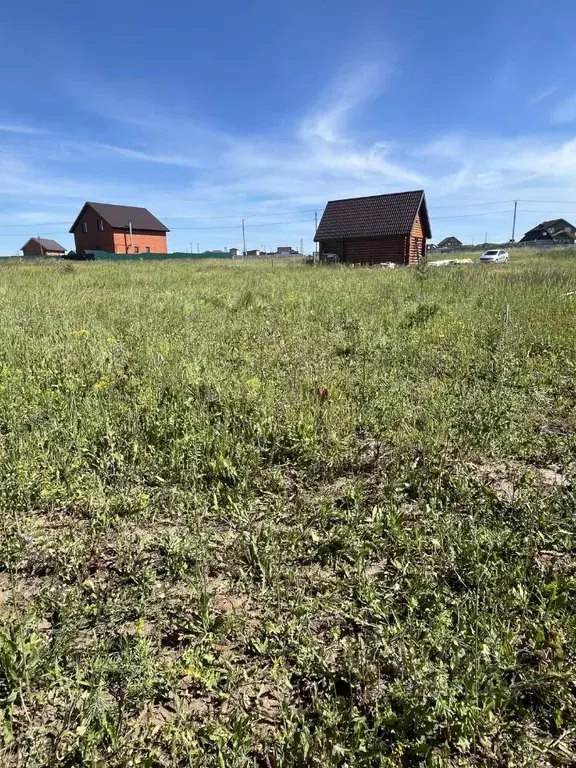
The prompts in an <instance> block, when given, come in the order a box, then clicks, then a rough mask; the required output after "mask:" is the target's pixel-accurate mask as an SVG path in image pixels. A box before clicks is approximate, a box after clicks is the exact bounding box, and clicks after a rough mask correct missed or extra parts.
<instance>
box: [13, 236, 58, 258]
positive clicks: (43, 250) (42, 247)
mask: <svg viewBox="0 0 576 768" xmlns="http://www.w3.org/2000/svg"><path fill="white" fill-rule="evenodd" d="M20 250H21V251H22V253H23V254H24V256H64V254H65V253H66V249H65V248H63V247H62V246H61V245H60V243H57V242H56V240H48V239H46V238H45V237H31V238H30V240H28V242H26V243H24V245H23V246H22V248H20Z"/></svg>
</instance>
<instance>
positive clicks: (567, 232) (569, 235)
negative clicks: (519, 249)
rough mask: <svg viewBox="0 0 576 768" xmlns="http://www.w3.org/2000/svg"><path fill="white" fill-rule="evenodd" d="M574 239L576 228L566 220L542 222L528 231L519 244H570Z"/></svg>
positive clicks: (575, 237)
mask: <svg viewBox="0 0 576 768" xmlns="http://www.w3.org/2000/svg"><path fill="white" fill-rule="evenodd" d="M575 239H576V227H575V226H574V225H573V224H570V222H569V221H566V219H552V220H551V221H543V222H542V223H541V224H538V226H536V227H533V228H532V229H530V230H528V232H526V234H525V235H524V237H523V238H522V240H520V242H521V243H538V242H540V243H558V244H572V243H574V240H575Z"/></svg>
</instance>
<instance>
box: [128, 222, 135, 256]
mask: <svg viewBox="0 0 576 768" xmlns="http://www.w3.org/2000/svg"><path fill="white" fill-rule="evenodd" d="M128 229H129V230H130V253H134V248H133V243H132V222H131V221H129V222H128Z"/></svg>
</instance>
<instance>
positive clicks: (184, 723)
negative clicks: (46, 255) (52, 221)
mask: <svg viewBox="0 0 576 768" xmlns="http://www.w3.org/2000/svg"><path fill="white" fill-rule="evenodd" d="M575 291H576V259H574V257H572V256H568V255H563V254H554V255H550V254H546V255H541V256H531V255H529V254H522V256H520V257H518V258H516V257H514V259H513V261H512V263H510V264H508V265H499V266H476V265H474V266H471V267H467V268H466V267H465V268H445V269H436V270H432V269H429V270H428V269H422V270H396V271H387V270H363V269H346V268H338V267H334V268H310V267H309V268H307V267H304V266H299V265H287V264H286V265H282V264H275V265H274V266H272V265H269V264H258V263H240V264H238V263H230V264H222V263H218V264H213V263H210V264H207V263H203V264H200V265H198V264H191V263H161V264H151V263H147V264H113V265H106V264H71V263H61V264H36V265H35V264H22V263H20V264H19V263H17V262H13V263H10V264H3V265H2V267H1V268H0V467H1V473H2V482H1V483H0V531H1V538H0V765H1V766H2V767H3V768H11V767H12V766H22V767H24V766H26V767H28V766H30V767H33V768H37V767H39V766H43V767H46V768H48V767H53V766H69V767H72V766H93V767H96V766H98V767H100V766H102V767H103V766H106V768H114V767H118V768H119V767H120V766H148V767H151V766H217V767H218V768H229V767H235V766H238V767H240V766H258V767H259V768H279V767H280V766H342V768H344V767H345V766H348V767H349V768H352V767H356V766H374V767H376V766H381V767H383V766H417V765H422V764H425V765H431V766H445V765H446V766H448V765H449V766H472V765H474V766H544V765H551V764H556V765H558V764H573V763H574V761H576V708H575V707H576V615H575V612H574V599H575V597H576V557H575V536H574V534H575V527H574V515H575V511H576V505H575V500H574V494H573V486H572V481H573V477H574V469H575V458H576V441H575V432H574V428H575V426H576V380H575V376H576V323H575V311H576V293H575Z"/></svg>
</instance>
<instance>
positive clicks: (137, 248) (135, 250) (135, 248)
mask: <svg viewBox="0 0 576 768" xmlns="http://www.w3.org/2000/svg"><path fill="white" fill-rule="evenodd" d="M134 253H140V248H139V247H138V246H137V245H135V246H134Z"/></svg>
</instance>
